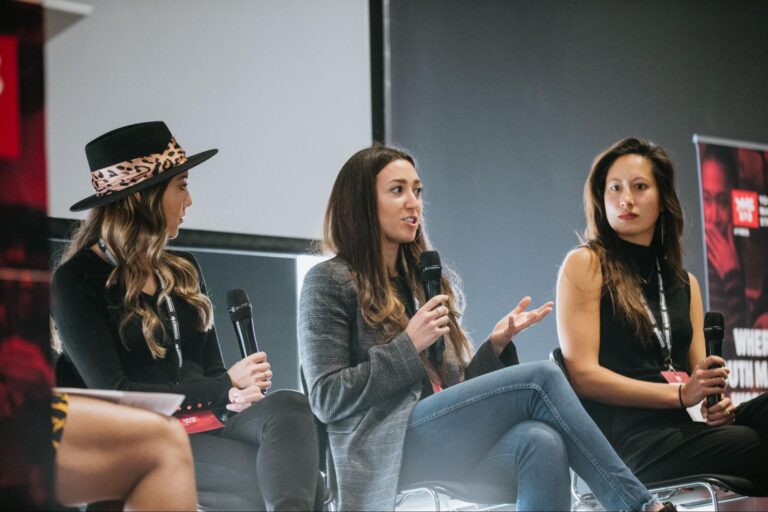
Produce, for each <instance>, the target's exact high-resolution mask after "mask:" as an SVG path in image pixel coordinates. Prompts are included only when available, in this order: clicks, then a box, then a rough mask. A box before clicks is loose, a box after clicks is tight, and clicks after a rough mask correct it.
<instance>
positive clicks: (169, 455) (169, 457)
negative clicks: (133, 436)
mask: <svg viewBox="0 0 768 512" xmlns="http://www.w3.org/2000/svg"><path fill="white" fill-rule="evenodd" d="M160 420H161V421H162V423H163V425H162V426H161V430H160V432H158V438H159V439H160V440H161V443H160V444H161V445H162V446H163V448H162V451H163V455H164V462H170V461H173V463H174V465H187V466H189V467H190V468H191V467H192V465H193V462H192V449H191V448H190V446H189V436H188V435H187V432H186V431H185V430H184V427H183V426H182V425H181V423H180V422H179V421H178V420H176V419H175V418H160Z"/></svg>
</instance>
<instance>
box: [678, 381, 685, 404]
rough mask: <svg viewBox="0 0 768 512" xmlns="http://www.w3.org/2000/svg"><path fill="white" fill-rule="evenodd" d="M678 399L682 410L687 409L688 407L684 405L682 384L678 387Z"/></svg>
mask: <svg viewBox="0 0 768 512" xmlns="http://www.w3.org/2000/svg"><path fill="white" fill-rule="evenodd" d="M677 398H678V400H680V408H681V409H687V407H686V406H685V404H684V403H683V385H682V384H680V385H679V386H677Z"/></svg>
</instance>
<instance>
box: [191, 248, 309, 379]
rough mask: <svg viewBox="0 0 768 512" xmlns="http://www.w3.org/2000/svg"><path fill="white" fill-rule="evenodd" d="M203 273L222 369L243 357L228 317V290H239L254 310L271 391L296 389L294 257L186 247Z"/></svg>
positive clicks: (254, 322)
mask: <svg viewBox="0 0 768 512" xmlns="http://www.w3.org/2000/svg"><path fill="white" fill-rule="evenodd" d="M190 252H192V253H194V254H195V257H196V258H197V261H198V262H199V263H200V267H201V268H202V269H203V273H204V274H205V283H206V285H207V287H208V296H209V297H210V298H211V302H213V312H214V320H215V322H216V334H217V335H218V337H219V346H220V347H221V355H222V357H223V358H224V364H226V365H227V367H229V366H232V365H233V364H234V363H236V362H237V361H239V360H240V359H242V356H241V355H240V348H239V345H238V342H237V337H236V336H235V330H234V327H233V326H232V322H231V321H230V319H229V313H227V292H228V291H229V290H232V289H235V288H242V289H243V290H245V291H246V293H247V294H248V298H249V299H250V300H251V306H253V324H254V330H255V331H256V339H257V340H258V342H259V349H260V350H263V351H265V352H266V353H267V355H268V357H269V364H270V365H271V366H272V372H273V373H274V377H273V378H272V388H273V389H301V386H300V384H299V363H298V361H299V346H298V341H297V340H298V338H297V334H296V313H297V304H298V298H297V296H296V259H295V258H288V257H272V256H266V255H255V254H234V253H229V254H228V253H222V252H207V251H202V250H199V249H190Z"/></svg>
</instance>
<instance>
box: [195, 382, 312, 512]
mask: <svg viewBox="0 0 768 512" xmlns="http://www.w3.org/2000/svg"><path fill="white" fill-rule="evenodd" d="M190 441H191V444H192V453H193V455H194V459H195V476H196V479H197V490H198V501H199V503H200V504H201V505H203V507H204V508H206V509H219V510H238V509H240V510H320V509H321V508H322V503H323V502H322V498H323V487H322V480H321V479H320V478H319V471H318V448H317V435H316V432H315V424H314V417H313V416H312V412H311V411H310V409H309V404H308V402H307V399H306V397H305V396H304V395H303V394H301V393H297V392H295V391H287V390H281V391H274V392H272V393H269V394H268V395H267V396H266V397H265V398H264V399H263V400H261V401H260V402H258V403H256V404H254V405H252V406H251V407H249V408H248V409H246V410H245V411H243V412H241V413H239V414H236V415H234V416H232V417H230V418H229V419H228V420H227V422H226V426H225V427H224V428H223V429H220V430H216V431H212V432H205V433H201V434H194V435H192V436H190ZM318 500H319V502H318ZM318 507H320V508H318Z"/></svg>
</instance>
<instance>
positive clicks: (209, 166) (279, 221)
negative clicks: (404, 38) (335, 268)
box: [45, 0, 371, 239]
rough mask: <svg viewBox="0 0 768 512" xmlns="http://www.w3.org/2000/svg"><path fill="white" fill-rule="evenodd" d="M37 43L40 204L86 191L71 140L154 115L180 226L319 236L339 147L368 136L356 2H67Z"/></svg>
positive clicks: (364, 44) (65, 209)
mask: <svg viewBox="0 0 768 512" xmlns="http://www.w3.org/2000/svg"><path fill="white" fill-rule="evenodd" d="M78 2H79V3H81V4H87V5H91V6H92V7H93V10H92V13H91V14H90V15H89V16H87V17H85V18H83V19H82V20H80V21H78V22H77V23H75V24H73V25H71V26H70V27H68V28H67V29H66V30H64V31H63V32H60V33H58V34H56V35H55V36H53V37H52V38H51V39H49V40H48V41H47V43H46V54H45V58H46V95H47V98H46V101H47V109H48V110H47V113H46V115H47V121H46V122H47V127H46V130H47V145H48V146H47V157H48V169H49V182H48V183H49V214H50V216H51V217H58V218H81V216H82V214H73V213H70V212H69V206H70V205H71V204H72V203H74V202H75V201H77V200H79V199H81V198H83V197H85V196H86V195H90V194H91V193H92V189H91V187H90V181H89V175H88V171H89V169H88V164H87V161H86V159H85V153H84V151H83V148H84V146H85V144H86V143H87V142H88V141H89V140H91V139H92V138H94V137H96V136H98V135H100V134H102V133H104V132H106V131H108V130H110V129H113V128H116V127H118V126H122V125H126V124H131V123H135V122H141V121H149V120H164V121H165V122H166V123H167V124H168V125H169V127H170V129H171V131H172V132H173V134H174V135H175V136H176V139H177V140H178V141H179V143H180V144H181V145H182V146H183V147H184V149H185V150H186V151H187V153H188V154H194V153H196V152H198V151H203V150H206V149H209V148H213V147H215V148H219V150H220V152H219V154H218V155H216V156H215V157H214V158H213V159H211V160H209V161H208V162H206V163H205V164H203V165H202V166H200V167H199V168H197V169H195V170H194V171H192V174H191V176H190V182H189V184H190V190H191V192H192V197H193V200H194V204H193V206H192V208H190V209H189V210H188V213H187V216H186V218H185V222H184V227H185V228H191V229H200V230H212V231H221V232H229V233H245V234H251V235H266V236H281V237H290V238H304V239H317V238H319V237H320V232H321V225H322V216H323V213H324V208H325V203H326V201H327V198H328V195H329V193H330V190H331V186H332V184H333V180H334V178H335V176H336V173H337V172H338V170H339V169H340V167H341V165H342V164H343V163H344V161H345V160H346V158H347V157H349V156H350V155H351V154H352V153H353V152H354V151H356V150H357V149H359V148H361V147H364V146H366V145H368V144H370V142H371V84H370V82H371V79H370V49H369V45H370V41H369V21H368V2H365V1H360V0H324V1H322V2H313V1H308V0H306V1H305V0H162V1H158V0H131V1H130V2H127V1H125V0H78Z"/></svg>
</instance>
